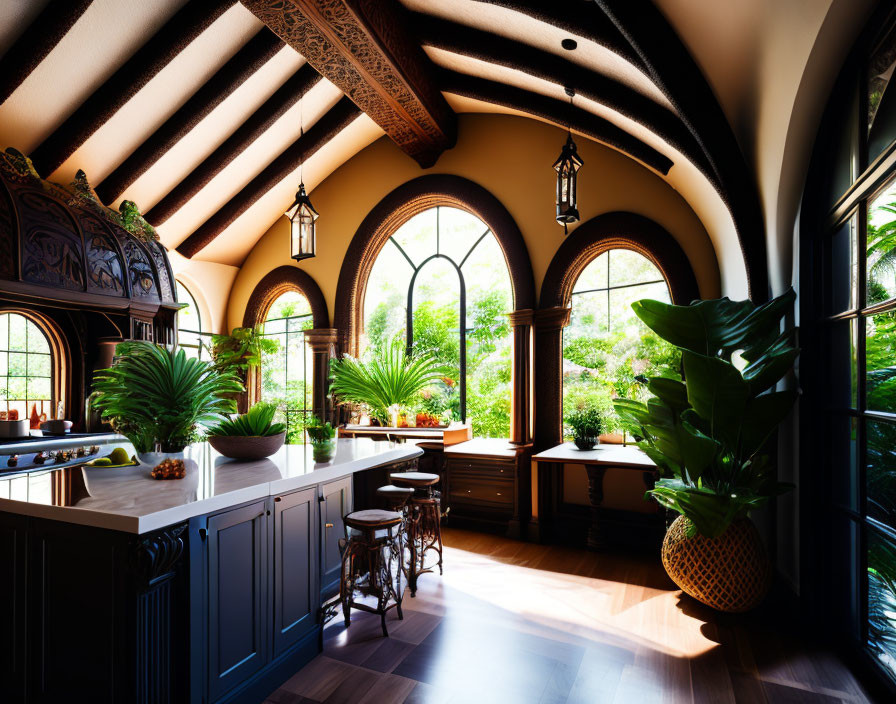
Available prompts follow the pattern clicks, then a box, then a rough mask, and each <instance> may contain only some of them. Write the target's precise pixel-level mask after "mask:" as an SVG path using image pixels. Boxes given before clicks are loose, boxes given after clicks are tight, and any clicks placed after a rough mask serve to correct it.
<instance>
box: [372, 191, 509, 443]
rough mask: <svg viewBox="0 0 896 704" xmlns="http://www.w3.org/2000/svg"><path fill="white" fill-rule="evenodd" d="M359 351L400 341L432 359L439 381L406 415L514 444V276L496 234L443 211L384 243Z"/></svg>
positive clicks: (425, 215) (429, 213) (469, 217)
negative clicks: (463, 424) (441, 370)
mask: <svg viewBox="0 0 896 704" xmlns="http://www.w3.org/2000/svg"><path fill="white" fill-rule="evenodd" d="M363 310H364V338H363V339H362V340H361V348H362V350H364V349H365V347H366V353H367V354H376V353H377V352H378V351H380V350H381V349H382V348H383V347H384V346H385V345H386V344H388V343H389V342H390V341H391V340H392V339H393V338H394V337H395V336H399V337H401V338H402V339H403V340H404V341H405V342H406V344H407V345H408V348H409V349H411V350H414V351H425V352H429V353H431V354H433V355H435V356H436V357H437V358H438V359H439V360H440V361H441V362H442V363H443V364H444V365H445V368H446V376H445V378H444V380H443V382H441V383H438V384H436V385H435V386H434V387H433V388H432V389H430V390H429V391H428V392H427V393H426V394H424V398H421V400H420V402H419V407H417V408H411V409H409V410H410V411H411V418H410V420H411V422H412V423H413V418H414V415H415V413H416V412H426V413H430V414H432V415H436V416H438V417H440V418H441V419H442V421H443V422H446V421H449V420H466V419H467V418H469V419H470V421H471V423H472V425H473V430H474V433H475V434H476V435H477V436H484V437H508V435H509V433H510V415H511V409H510V404H511V386H510V375H511V347H512V339H511V331H510V326H509V324H508V320H507V317H506V314H507V313H509V312H511V311H512V310H513V293H512V288H511V282H510V275H509V272H508V269H507V264H506V262H505V258H504V254H503V252H502V250H501V246H500V245H499V243H498V241H497V239H496V238H495V235H494V234H493V233H492V232H491V230H490V229H489V227H488V226H487V225H486V224H485V223H484V222H483V221H482V220H480V219H479V218H478V217H476V216H475V215H473V214H471V213H469V212H467V211H465V210H462V209H460V208H456V207H448V206H437V207H434V208H430V209H428V210H424V211H423V212H420V213H418V214H417V215H415V216H414V217H412V218H410V219H409V220H407V221H406V222H405V223H404V224H403V225H401V227H399V228H398V229H397V230H396V231H395V232H394V233H393V234H392V236H391V237H390V238H389V239H388V240H387V241H386V242H385V244H384V245H383V247H382V249H381V250H380V252H379V254H378V255H377V259H376V262H375V263H374V265H373V268H372V269H371V271H370V276H369V278H368V280H367V286H366V288H365V298H364V308H363Z"/></svg>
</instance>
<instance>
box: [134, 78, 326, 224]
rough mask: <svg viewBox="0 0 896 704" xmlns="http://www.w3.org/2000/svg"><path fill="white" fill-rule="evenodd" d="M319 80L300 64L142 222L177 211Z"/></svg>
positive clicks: (158, 220) (159, 219)
mask: <svg viewBox="0 0 896 704" xmlns="http://www.w3.org/2000/svg"><path fill="white" fill-rule="evenodd" d="M318 81H320V74H319V73H318V72H317V71H315V70H314V69H313V68H311V66H310V65H308V64H304V65H303V66H302V68H300V69H299V70H298V71H296V72H295V73H294V74H293V75H292V76H290V77H289V78H288V79H286V82H285V83H284V84H283V85H282V86H280V87H279V88H278V89H277V90H276V91H275V92H274V94H273V95H272V96H271V97H270V98H268V99H267V100H266V101H264V103H263V104H262V105H261V107H259V108H258V110H256V111H255V112H254V113H252V115H250V116H249V118H248V119H247V120H246V121H245V122H244V123H243V124H242V125H240V126H239V127H238V128H237V129H236V131H235V132H234V133H233V134H232V135H230V136H229V137H228V138H227V139H225V140H224V142H222V144H221V146H219V147H218V148H217V149H215V151H213V152H212V153H211V154H209V155H208V156H207V157H206V158H205V159H204V160H203V161H202V163H201V164H199V165H198V166H197V167H196V168H195V169H193V170H192V171H191V172H190V174H189V175H188V176H186V177H185V178H184V180H183V181H181V182H180V183H178V184H177V185H176V186H175V187H174V188H172V189H171V191H169V193H168V194H167V195H166V196H165V197H164V198H162V200H160V201H159V202H158V203H156V204H155V206H153V207H152V208H151V209H150V210H149V211H148V212H147V213H146V216H145V217H146V219H147V220H148V221H149V222H151V223H154V224H156V225H161V224H162V223H163V222H165V221H166V220H167V219H168V218H170V217H171V216H172V215H174V213H176V212H177V211H178V210H180V209H181V208H182V207H183V206H184V205H185V204H186V203H187V202H188V201H189V200H190V199H191V198H192V197H193V196H195V195H196V194H197V193H199V191H201V190H202V189H203V188H205V186H206V185H207V184H208V182H209V181H211V180H212V179H213V178H214V177H215V176H217V175H218V174H219V173H220V172H221V170H222V169H223V168H224V167H225V166H227V165H228V164H229V163H230V162H231V161H233V160H234V159H236V158H237V157H238V156H239V155H240V154H242V153H243V152H244V151H246V149H248V148H249V145H251V144H252V143H253V142H254V141H255V140H256V139H258V138H259V137H261V135H263V134H264V133H265V132H267V130H268V129H269V128H270V127H271V126H272V125H273V124H274V123H275V122H276V121H277V120H279V119H280V118H281V117H283V115H284V113H286V111H287V110H289V109H290V108H292V107H293V106H294V105H295V104H296V103H298V102H299V100H301V99H302V96H303V95H305V93H307V92H308V91H309V90H311V88H313V87H314V86H315V85H317V82H318Z"/></svg>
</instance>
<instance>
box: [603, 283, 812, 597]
mask: <svg viewBox="0 0 896 704" xmlns="http://www.w3.org/2000/svg"><path fill="white" fill-rule="evenodd" d="M795 297H796V296H795V294H794V292H793V290H790V291H788V292H787V293H785V294H783V295H782V296H780V297H778V298H776V299H774V300H772V301H770V302H769V303H767V304H765V305H763V306H760V307H757V306H755V305H754V304H753V303H752V302H750V301H731V300H729V299H727V298H722V299H719V300H707V301H698V302H695V303H693V304H691V305H689V306H675V305H670V304H667V303H661V302H659V301H652V300H642V301H637V302H636V303H634V304H633V305H632V307H633V308H634V311H635V313H636V314H637V316H638V317H639V318H640V319H641V320H642V321H643V322H644V323H645V324H646V325H647V327H649V328H650V329H651V330H653V331H654V332H656V333H657V334H658V335H659V336H660V337H661V338H663V339H664V340H667V341H668V342H670V343H672V344H673V345H675V346H677V347H678V348H680V349H681V351H682V363H683V369H684V380H682V379H681V378H662V377H653V378H651V379H650V380H649V381H648V389H649V391H650V392H651V393H652V394H653V397H652V398H650V399H649V400H648V401H647V402H646V403H641V402H638V401H631V400H624V399H617V400H616V401H614V405H615V407H616V410H617V413H618V414H619V415H620V417H621V418H622V419H623V420H624V421H625V422H626V423H627V424H628V426H629V427H630V428H632V429H633V430H634V431H635V432H636V433H637V434H638V435H640V436H641V437H642V438H643V440H642V441H641V442H640V443H639V445H640V447H641V448H642V449H643V450H644V452H646V453H647V455H648V456H649V457H650V458H651V459H652V460H653V461H654V462H655V463H656V465H657V467H659V469H660V473H661V479H660V480H659V481H658V482H657V483H656V486H655V488H654V489H653V490H651V491H650V492H649V493H650V494H652V495H653V496H654V497H655V498H656V500H657V501H659V503H660V504H662V505H663V506H665V507H666V508H668V509H671V510H672V511H675V512H677V513H679V514H680V516H679V517H678V518H677V519H676V520H675V521H674V523H672V525H671V526H670V528H669V531H668V532H667V534H666V538H665V541H664V543H663V565H664V566H665V568H666V571H667V572H668V573H669V576H670V577H671V578H672V580H673V581H674V582H675V583H676V584H678V586H679V587H681V588H682V589H683V590H684V591H685V592H686V593H688V594H690V595H691V596H693V597H695V598H696V599H698V600H700V601H702V602H704V603H706V604H708V605H709V606H712V607H714V608H716V609H719V610H723V611H732V612H733V611H745V610H748V609H750V608H752V607H753V606H755V605H756V604H758V603H759V601H760V600H761V599H762V598H763V597H764V596H765V593H766V591H767V590H768V586H769V580H770V575H771V567H770V564H769V562H768V558H767V557H766V554H765V550H764V547H763V545H762V542H761V540H760V537H759V534H758V532H757V530H756V528H755V526H754V525H753V523H752V522H751V521H750V520H749V513H750V511H752V510H753V509H755V508H757V507H759V506H762V505H763V504H765V503H766V502H767V501H768V499H769V498H770V497H772V496H775V495H777V494H780V493H782V492H785V491H788V490H789V489H790V488H791V487H790V486H789V485H785V484H782V483H780V482H778V481H777V479H776V477H775V471H774V466H773V464H772V461H771V459H770V456H769V453H768V452H767V447H766V445H767V441H768V440H769V437H770V436H771V435H772V433H774V432H775V430H776V429H777V427H778V425H779V424H780V423H781V421H783V420H784V419H785V418H786V417H787V415H788V414H789V413H790V411H791V409H792V407H793V404H794V402H795V400H796V396H797V391H796V390H795V389H787V390H783V391H775V390H774V389H775V387H776V386H777V384H778V382H779V381H781V379H782V378H783V377H784V376H785V375H786V374H787V373H788V372H789V371H790V370H791V369H792V367H793V363H794V361H795V360H796V358H797V356H798V355H799V350H798V349H797V347H796V346H795V345H794V339H795V330H794V329H793V328H790V329H785V330H783V331H781V319H782V318H783V316H784V315H785V314H786V313H787V312H788V311H789V310H791V309H792V306H793V301H794V299H795Z"/></svg>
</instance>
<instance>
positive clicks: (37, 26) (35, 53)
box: [0, 0, 93, 105]
mask: <svg viewBox="0 0 896 704" xmlns="http://www.w3.org/2000/svg"><path fill="white" fill-rule="evenodd" d="M92 2H93V0H51V1H50V3H49V4H48V5H47V6H46V7H45V8H44V9H43V10H41V12H40V14H39V15H38V16H37V17H36V18H35V20H34V22H32V23H31V24H30V25H29V26H28V29H26V30H25V31H24V32H23V33H22V36H20V37H19V38H18V39H16V41H15V43H14V44H13V45H12V46H11V47H9V49H7V51H6V53H5V54H4V55H3V59H2V60H0V105H2V104H3V103H4V102H5V101H6V99H7V98H8V97H9V96H10V95H12V93H13V91H14V90H15V89H16V88H18V87H19V86H20V85H22V81H24V80H25V79H26V78H28V76H30V75H31V72H32V71H33V70H34V69H36V68H37V67H38V65H39V64H40V62H41V61H43V60H44V59H45V58H46V57H47V54H49V53H50V52H51V51H53V47H55V46H56V45H57V44H58V43H59V40H60V39H62V38H63V37H64V36H65V35H66V34H68V30H70V29H71V28H72V26H73V25H74V24H75V22H77V21H78V18H79V17H80V16H81V15H83V14H84V11H85V10H86V9H87V8H88V7H90V3H92Z"/></svg>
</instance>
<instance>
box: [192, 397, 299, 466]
mask: <svg viewBox="0 0 896 704" xmlns="http://www.w3.org/2000/svg"><path fill="white" fill-rule="evenodd" d="M276 412H277V406H275V405H274V404H273V403H256V404H255V405H254V406H252V408H250V409H249V411H248V412H247V413H244V414H243V415H240V416H237V417H236V418H233V419H231V420H224V421H222V422H220V423H218V425H216V426H214V427H213V428H210V429H209V431H208V442H209V444H210V445H211V446H212V447H213V448H215V449H216V450H217V451H218V452H220V453H221V454H222V455H224V456H225V457H230V458H232V459H236V460H260V459H262V458H263V457H270V456H271V455H273V454H274V453H275V452H276V451H277V450H279V449H280V448H281V447H282V445H283V441H284V439H285V438H286V426H285V425H284V424H283V423H275V422H274V414H275V413H276Z"/></svg>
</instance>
